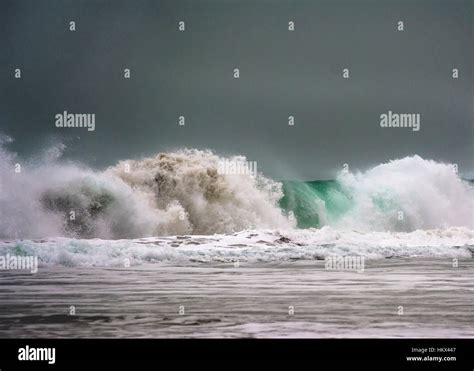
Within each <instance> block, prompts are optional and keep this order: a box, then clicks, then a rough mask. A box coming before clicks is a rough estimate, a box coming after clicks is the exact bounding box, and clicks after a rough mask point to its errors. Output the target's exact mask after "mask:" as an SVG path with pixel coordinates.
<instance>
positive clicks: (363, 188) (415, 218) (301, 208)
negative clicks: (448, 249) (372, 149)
mask: <svg viewBox="0 0 474 371" xmlns="http://www.w3.org/2000/svg"><path fill="white" fill-rule="evenodd" d="M283 189H284V197H283V198H282V200H281V201H280V205H281V207H282V208H284V209H285V210H288V211H293V212H294V215H295V217H296V219H297V222H298V226H299V227H300V228H308V227H318V228H319V227H322V226H324V225H330V226H332V227H334V228H337V229H344V230H350V229H355V230H359V231H406V232H409V231H415V230H418V229H436V228H450V227H466V228H469V229H474V187H473V185H472V184H471V183H470V182H468V181H466V180H463V179H461V178H460V177H459V175H458V174H457V173H455V172H454V171H453V169H452V167H451V166H450V165H448V164H443V163H438V162H435V161H432V160H425V159H423V158H421V157H420V156H411V157H405V158H403V159H399V160H393V161H390V162H389V163H386V164H381V165H378V166H376V167H374V168H372V169H370V170H368V171H366V172H359V173H356V174H351V173H342V172H341V173H340V174H339V176H338V177H337V179H335V180H330V181H314V182H291V181H290V182H284V188H283Z"/></svg>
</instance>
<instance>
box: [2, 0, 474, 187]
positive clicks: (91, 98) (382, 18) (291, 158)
mask: <svg viewBox="0 0 474 371" xmlns="http://www.w3.org/2000/svg"><path fill="white" fill-rule="evenodd" d="M473 3H474V2H472V1H456V0H454V1H453V0H449V1H432V0H431V1H424V0H423V1H387V0H386V1H298V0H295V1H277V0H275V1H262V0H255V1H244V0H239V1H230V0H228V1H217V0H216V1H209V0H206V1H204V0H200V1H196V0H194V1H192V0H189V1H182V0H171V1H159V0H156V1H145V0H139V1H132V0H128V1H111V0H107V1H92V0H87V1H77V0H74V1H72V0H61V1H56V0H49V1H33V0H28V1H26V0H15V1H11V0H6V1H5V0H4V1H2V5H1V6H2V11H1V12H0V42H1V44H2V52H1V53H0V87H1V88H0V131H1V132H2V133H5V134H8V135H10V136H11V137H13V138H14V139H15V143H13V144H12V146H11V147H12V149H14V150H15V151H17V152H18V153H19V154H21V155H24V156H30V155H32V154H35V153H36V152H37V151H38V149H39V148H41V147H42V146H44V145H45V143H48V142H50V141H51V140H53V139H54V138H60V139H61V140H62V141H64V143H65V144H66V145H67V146H68V149H67V151H66V154H65V155H66V157H69V158H73V159H78V160H81V161H83V162H85V163H87V164H89V165H91V166H94V167H104V166H107V165H112V164H114V163H115V162H116V161H117V160H119V159H125V158H137V157H141V156H144V155H149V154H153V153H156V152H159V151H164V150H172V149H174V148H180V147H188V148H191V147H195V148H210V149H213V150H215V151H216V152H218V153H221V154H243V155H246V156H247V157H248V159H249V160H252V161H253V160H256V161H258V166H259V170H262V171H264V172H265V173H266V174H269V175H271V176H273V177H276V178H280V179H282V178H284V179H289V178H299V179H326V178H332V177H333V176H334V173H335V171H336V170H338V169H339V168H340V167H341V166H342V164H343V163H349V164H350V166H351V167H352V168H359V169H365V168H367V167H369V166H373V165H375V164H377V163H380V162H385V161H387V160H390V159H394V158H399V157H404V156H407V155H412V154H419V155H421V156H422V157H425V158H432V159H436V160H441V161H446V162H455V163H458V165H459V170H460V172H461V173H463V175H465V176H468V177H471V178H472V177H474V156H473V153H474V132H473V118H474V114H473V74H472V73H473V72H472V63H473V45H474V44H473V33H472V23H473V19H474V17H473V16H474V14H473ZM71 20H72V21H75V22H76V24H77V30H76V31H75V32H70V31H69V29H68V23H69V21H71ZM180 20H183V21H185V22H186V31H185V32H179V31H178V30H177V26H178V21H180ZM400 20H401V21H403V22H404V25H405V30H404V31H403V32H399V31H397V21H400ZM288 21H294V22H295V27H296V29H295V31H293V32H289V31H288ZM15 68H21V70H22V78H21V79H15V78H14V75H13V73H14V69H15ZM124 68H130V69H131V75H132V78H131V79H129V80H126V79H124V78H123V69H124ZM234 68H239V69H240V73H241V76H240V79H234V78H233V69H234ZM343 68H349V69H350V78H349V79H343V78H342V69H343ZM453 68H458V69H459V79H453V78H452V76H451V74H452V69H453ZM64 110H67V111H69V112H73V113H75V112H80V113H95V114H96V130H95V131H94V132H87V131H86V130H85V129H58V128H56V127H55V125H54V116H55V114H56V113H59V112H63V111H64ZM388 110H392V111H393V112H399V113H420V114H421V130H420V131H419V132H414V131H412V130H411V129H409V128H403V129H402V128H398V129H394V128H391V129H389V128H386V129H383V128H380V118H379V117H380V114H381V113H385V112H387V111H388ZM180 115H184V116H185V117H186V125H185V127H179V126H178V121H177V120H178V116H180ZM289 115H292V116H294V117H295V126H293V127H291V126H288V123H287V120H288V116H289ZM78 137H80V139H79V138H78ZM52 138H53V139H52Z"/></svg>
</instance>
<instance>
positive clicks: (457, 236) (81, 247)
mask: <svg viewBox="0 0 474 371" xmlns="http://www.w3.org/2000/svg"><path fill="white" fill-rule="evenodd" d="M473 252H474V231H472V230H468V229H466V228H450V229H447V230H439V229H436V230H428V231H422V230H419V231H415V232H409V233H406V232H368V233H361V232H356V231H340V230H336V229H333V228H331V227H327V226H326V227H323V228H321V229H314V228H309V229H292V230H287V231H277V230H246V231H241V232H236V233H232V234H223V235H222V234H221V235H217V234H216V235H205V236H197V235H194V236H172V237H149V238H140V239H126V240H100V239H73V238H64V237H62V238H61V237H60V238H46V239H41V240H23V241H19V240H16V241H10V242H8V241H3V242H1V241H0V255H2V254H3V255H6V254H7V253H10V254H12V253H14V254H17V255H25V256H37V257H38V260H39V261H40V264H41V266H56V265H62V266H67V267H95V266H99V267H124V266H128V264H129V265H131V266H133V265H142V264H145V263H160V262H164V263H166V262H169V263H178V264H187V263H191V264H192V263H234V262H250V263H252V262H282V261H295V260H310V261H311V260H323V259H325V258H326V257H328V256H363V257H365V258H366V259H370V260H373V259H384V258H419V257H422V258H451V259H454V258H457V259H470V258H472V253H473Z"/></svg>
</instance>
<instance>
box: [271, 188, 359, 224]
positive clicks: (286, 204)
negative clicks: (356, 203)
mask: <svg viewBox="0 0 474 371" xmlns="http://www.w3.org/2000/svg"><path fill="white" fill-rule="evenodd" d="M282 183H283V191H284V197H283V198H282V199H281V200H280V207H281V208H282V209H283V210H285V211H286V212H293V214H294V216H295V218H296V221H297V226H298V228H311V227H315V228H319V227H321V226H323V225H326V224H331V223H332V222H335V221H337V220H338V219H339V218H340V217H341V216H343V215H344V214H346V213H347V212H348V210H350V209H351V207H352V206H353V200H352V197H351V195H350V191H349V190H346V189H343V187H342V186H341V185H340V184H339V183H338V182H337V181H335V180H323V181H310V182H298V181H284V182H282Z"/></svg>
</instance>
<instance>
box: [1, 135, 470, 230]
mask: <svg viewBox="0 0 474 371" xmlns="http://www.w3.org/2000/svg"><path fill="white" fill-rule="evenodd" d="M0 142H3V143H0V144H3V145H0V171H1V174H2V177H1V179H0V190H1V192H0V238H1V239H17V238H29V239H31V238H44V237H70V238H101V239H134V238H143V237H153V236H173V235H212V234H226V233H234V232H238V231H244V230H249V229H253V230H265V229H267V230H268V229H269V230H292V229H294V228H295V227H299V228H300V229H301V228H312V227H315V228H322V227H323V226H330V227H331V228H333V229H335V230H341V231H342V230H348V231H351V230H357V231H360V232H376V231H395V232H397V231H398V232H411V231H415V230H432V229H448V228H458V227H464V228H467V229H469V230H473V229H474V188H473V186H472V184H470V183H469V182H467V181H465V180H463V179H461V178H460V177H459V176H458V174H456V173H455V172H453V171H452V168H451V167H450V166H449V165H447V164H443V163H437V162H435V161H431V160H425V159H422V158H421V157H419V156H412V157H406V158H403V159H400V160H393V161H391V162H389V163H386V164H382V165H379V166H376V167H374V168H372V169H370V170H368V171H366V172H364V173H357V174H350V173H349V174H343V173H341V174H340V175H339V176H338V177H337V178H336V179H335V180H332V181H316V182H277V181H274V180H272V179H269V178H268V177H265V176H263V175H262V174H260V173H258V174H253V173H240V174H227V173H222V172H220V171H219V170H218V169H219V165H220V164H221V163H222V162H224V161H227V162H232V163H245V162H246V159H245V157H243V156H235V157H230V158H224V157H221V156H218V155H216V154H215V153H213V152H212V151H209V150H197V149H183V150H179V151H175V152H168V153H159V154H157V155H155V156H151V157H147V158H143V159H140V160H125V161H120V162H119V163H118V164H116V165H115V166H112V167H109V168H107V169H105V170H103V171H96V170H93V169H91V168H88V167H86V166H84V165H80V164H76V163H72V162H67V161H64V160H62V159H61V154H62V151H63V149H64V148H63V146H61V145H59V146H56V147H52V148H48V150H46V151H44V152H43V153H41V154H40V155H38V156H36V157H35V158H34V159H33V160H30V161H19V160H18V158H17V157H16V155H15V154H13V153H11V152H9V151H7V150H6V149H5V148H4V147H5V146H4V144H5V143H6V142H8V138H6V137H2V138H0ZM18 164H19V165H21V168H18Z"/></svg>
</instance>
